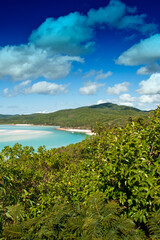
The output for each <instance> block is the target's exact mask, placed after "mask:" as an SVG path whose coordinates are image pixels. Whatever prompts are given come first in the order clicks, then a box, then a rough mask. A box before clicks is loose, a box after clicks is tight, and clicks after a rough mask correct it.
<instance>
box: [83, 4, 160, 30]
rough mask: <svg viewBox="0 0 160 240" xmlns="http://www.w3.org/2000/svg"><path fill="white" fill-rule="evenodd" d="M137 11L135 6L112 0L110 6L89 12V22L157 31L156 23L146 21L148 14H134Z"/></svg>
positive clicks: (90, 23)
mask: <svg viewBox="0 0 160 240" xmlns="http://www.w3.org/2000/svg"><path fill="white" fill-rule="evenodd" d="M135 13H136V8H135V7H128V6H126V4H125V3H123V2H121V1H119V0H111V1H110V3H109V4H108V6H106V7H104V8H99V9H98V10H95V9H91V10H90V11H89V12H88V24H89V25H94V24H103V25H104V24H106V25H108V26H109V27H112V28H113V27H114V28H118V29H133V30H136V31H139V32H141V33H143V34H148V33H154V32H156V31H157V25H156V24H154V23H147V22H146V20H145V18H146V17H147V15H146V14H142V15H133V14H135Z"/></svg>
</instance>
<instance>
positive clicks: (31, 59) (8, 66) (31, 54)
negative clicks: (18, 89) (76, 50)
mask: <svg viewBox="0 0 160 240" xmlns="http://www.w3.org/2000/svg"><path fill="white" fill-rule="evenodd" d="M73 61H76V62H81V63H82V62H83V59H82V58H80V57H78V56H67V55H66V56H62V55H55V54H50V53H49V52H47V51H46V50H44V49H39V48H35V47H34V46H33V45H20V46H6V47H4V48H2V49H0V78H3V77H5V76H8V78H9V79H11V80H14V81H23V80H26V79H28V78H29V79H37V78H38V77H45V78H46V79H51V80H56V79H60V78H64V77H66V76H67V75H68V74H69V72H70V70H71V65H72V62H73Z"/></svg>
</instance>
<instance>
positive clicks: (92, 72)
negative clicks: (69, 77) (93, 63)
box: [83, 69, 97, 78]
mask: <svg viewBox="0 0 160 240" xmlns="http://www.w3.org/2000/svg"><path fill="white" fill-rule="evenodd" d="M96 72H97V71H96V70H94V69H92V70H90V71H89V72H87V73H85V74H84V75H83V78H90V77H93V76H94V75H95V74H96Z"/></svg>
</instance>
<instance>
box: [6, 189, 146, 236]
mask: <svg viewBox="0 0 160 240" xmlns="http://www.w3.org/2000/svg"><path fill="white" fill-rule="evenodd" d="M121 212H122V209H121V208H120V207H119V205H118V204H117V203H116V202H109V203H106V201H105V200H104V194H96V195H94V196H92V197H91V198H90V199H89V201H88V203H87V206H86V207H84V206H83V205H82V206H80V205H79V204H78V205H76V206H73V205H70V204H67V203H64V204H58V205H55V206H54V207H53V208H52V209H50V211H45V212H44V213H42V214H41V215H40V216H39V217H36V218H34V219H32V220H29V221H24V222H23V223H20V224H12V225H11V226H9V227H5V230H4V236H5V237H6V238H7V239H17V240H18V239H23V240H28V239H29V240H32V239H37V240H40V239H53V240H54V239H55V240H58V239H59V240H60V239H83V240H87V239H108V240H112V239H142V238H143V239H144V237H145V236H144V234H143V232H141V231H139V230H136V229H135V224H134V223H133V221H131V220H130V219H127V218H126V217H124V216H121V214H120V213H121Z"/></svg>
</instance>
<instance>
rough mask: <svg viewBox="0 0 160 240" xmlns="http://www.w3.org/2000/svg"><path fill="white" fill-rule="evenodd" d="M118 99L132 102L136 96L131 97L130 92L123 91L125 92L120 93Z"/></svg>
mask: <svg viewBox="0 0 160 240" xmlns="http://www.w3.org/2000/svg"><path fill="white" fill-rule="evenodd" d="M119 99H120V100H121V101H123V102H126V103H127V102H128V103H132V102H135V100H136V98H135V97H131V95H130V94H128V93H125V94H122V95H120V96H119Z"/></svg>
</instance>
